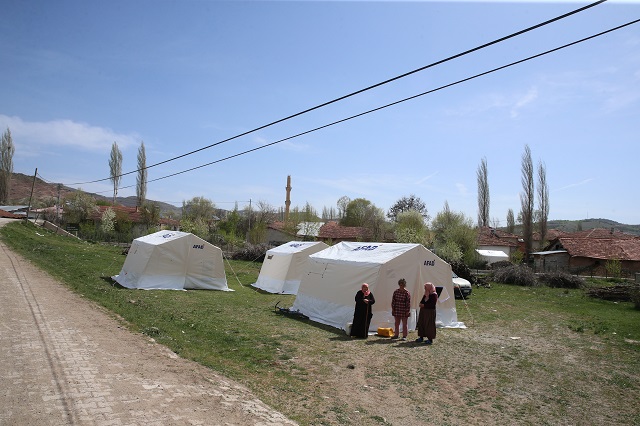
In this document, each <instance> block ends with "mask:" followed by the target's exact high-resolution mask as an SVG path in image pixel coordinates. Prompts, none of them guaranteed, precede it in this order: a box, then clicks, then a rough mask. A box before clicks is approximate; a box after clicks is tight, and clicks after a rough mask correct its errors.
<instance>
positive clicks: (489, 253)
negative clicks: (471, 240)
mask: <svg viewBox="0 0 640 426" xmlns="http://www.w3.org/2000/svg"><path fill="white" fill-rule="evenodd" d="M476 252H477V253H478V254H479V255H480V258H482V260H486V261H487V263H489V265H491V264H492V263H495V262H500V261H501V260H509V255H508V254H507V253H505V252H503V251H501V250H479V249H476Z"/></svg>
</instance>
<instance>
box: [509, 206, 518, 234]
mask: <svg viewBox="0 0 640 426" xmlns="http://www.w3.org/2000/svg"><path fill="white" fill-rule="evenodd" d="M515 229H516V218H515V216H514V215H513V210H512V209H509V211H507V232H508V233H510V234H513V231H514V230H515Z"/></svg>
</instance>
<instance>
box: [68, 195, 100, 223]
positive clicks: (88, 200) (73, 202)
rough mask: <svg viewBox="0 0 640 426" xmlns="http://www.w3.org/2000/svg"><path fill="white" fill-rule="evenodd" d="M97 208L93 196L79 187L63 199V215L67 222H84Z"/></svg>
mask: <svg viewBox="0 0 640 426" xmlns="http://www.w3.org/2000/svg"><path fill="white" fill-rule="evenodd" d="M97 209H98V208H97V206H96V200H95V198H93V197H92V196H91V195H89V194H87V193H86V192H83V191H82V190H81V189H79V190H77V191H75V192H73V194H72V195H71V196H70V197H68V198H66V199H65V201H64V215H65V219H66V221H67V223H81V222H84V221H85V220H87V219H88V218H89V216H90V215H91V213H93V212H94V211H97Z"/></svg>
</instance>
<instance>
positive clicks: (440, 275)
mask: <svg viewBox="0 0 640 426" xmlns="http://www.w3.org/2000/svg"><path fill="white" fill-rule="evenodd" d="M307 267H308V269H307V273H306V274H305V275H303V277H302V280H301V282H300V287H299V289H298V295H297V296H296V300H295V302H294V303H293V306H292V307H291V310H292V311H298V312H300V313H302V314H304V315H306V316H307V317H309V319H311V320H313V321H317V322H320V323H323V324H327V325H330V326H333V327H336V328H339V329H342V330H346V329H347V324H348V323H350V322H351V321H352V320H353V311H354V306H355V301H354V298H355V294H356V292H357V291H358V290H359V289H360V287H361V285H362V283H365V282H366V283H367V284H369V289H370V290H371V291H372V292H373V294H374V297H375V299H376V303H375V304H374V305H373V308H372V312H373V318H372V320H371V325H370V328H369V331H375V330H377V329H378V327H392V328H393V327H394V318H393V316H392V315H391V297H392V295H393V292H394V291H395V289H397V288H398V280H399V279H400V278H404V279H405V280H406V281H407V290H408V291H409V292H410V293H411V317H410V318H409V328H410V329H412V330H413V329H415V327H416V319H417V310H418V309H419V306H418V304H419V303H420V299H421V298H422V295H423V294H424V283H425V282H432V283H433V284H435V285H436V287H442V288H443V289H442V292H441V294H440V298H439V300H438V304H437V307H436V324H437V325H438V326H439V327H450V328H464V324H463V323H460V322H458V316H457V313H456V306H455V298H454V293H453V283H452V280H451V265H449V264H448V263H447V262H445V261H444V260H442V259H440V258H439V257H438V256H436V255H435V254H434V253H433V252H431V251H430V250H427V249H426V248H425V247H424V246H422V245H420V244H398V243H355V242H341V243H339V244H336V245H334V246H332V247H329V248H327V249H325V250H322V251H320V252H318V253H315V254H312V255H310V256H309V262H308V263H307Z"/></svg>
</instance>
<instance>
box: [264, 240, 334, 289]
mask: <svg viewBox="0 0 640 426" xmlns="http://www.w3.org/2000/svg"><path fill="white" fill-rule="evenodd" d="M327 247H329V246H328V245H326V244H325V243H323V242H322V241H290V242H288V243H286V244H282V245H280V246H278V247H274V248H272V249H270V250H267V253H266V255H265V257H264V262H262V268H261V269H260V275H259V276H258V280H257V281H256V282H255V283H254V284H253V286H254V287H257V288H259V289H261V290H264V291H268V292H269V293H282V294H296V293H297V292H298V286H299V285H300V278H301V277H302V274H303V273H304V271H305V267H306V264H307V260H308V258H309V255H311V254H313V253H317V252H319V251H320V250H324V249H326V248H327Z"/></svg>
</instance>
